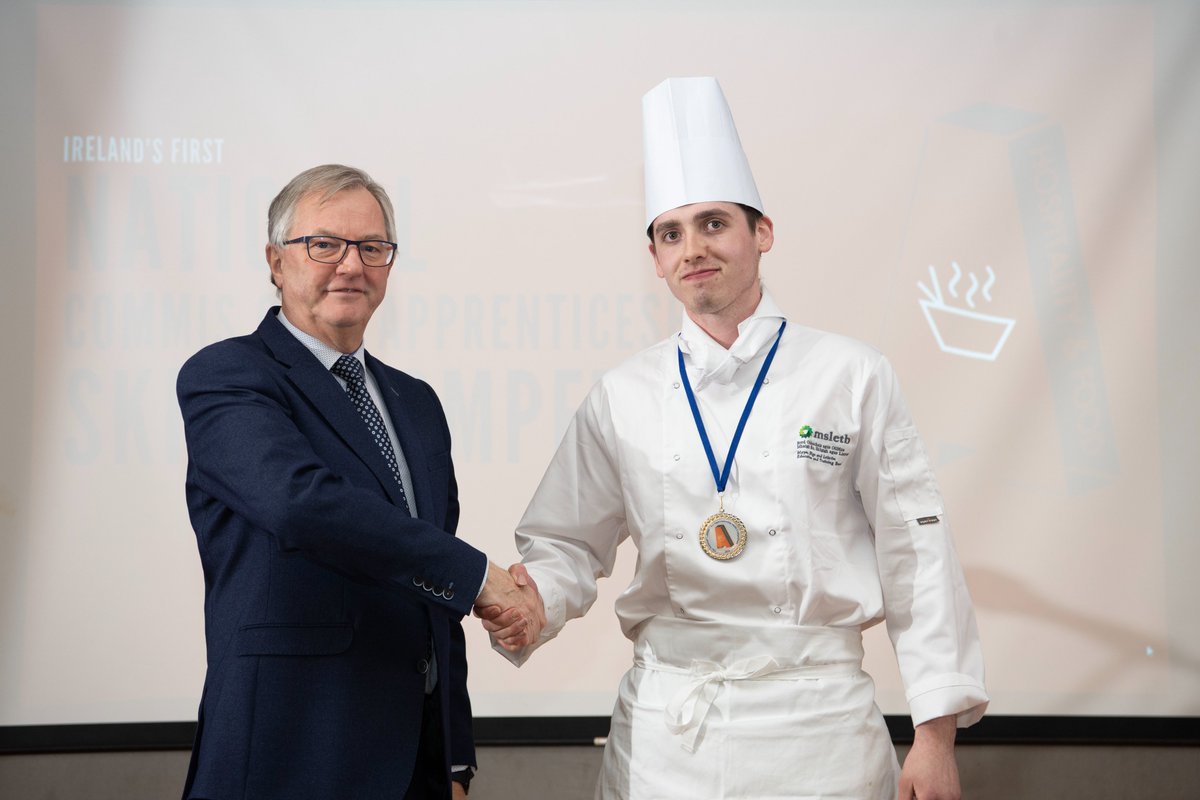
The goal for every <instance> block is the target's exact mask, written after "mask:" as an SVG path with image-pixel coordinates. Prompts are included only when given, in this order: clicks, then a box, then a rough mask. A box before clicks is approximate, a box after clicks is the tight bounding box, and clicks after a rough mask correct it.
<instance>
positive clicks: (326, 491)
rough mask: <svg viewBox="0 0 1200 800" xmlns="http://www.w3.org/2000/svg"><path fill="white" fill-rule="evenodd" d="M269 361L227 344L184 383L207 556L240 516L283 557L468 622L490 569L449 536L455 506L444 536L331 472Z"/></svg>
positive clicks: (198, 363) (204, 355)
mask: <svg viewBox="0 0 1200 800" xmlns="http://www.w3.org/2000/svg"><path fill="white" fill-rule="evenodd" d="M265 359H266V357H265V356H264V355H263V354H261V353H259V352H257V351H255V350H254V349H253V348H251V347H249V346H245V345H236V344H232V343H228V342H226V343H222V344H218V345H214V346H212V347H209V348H206V349H204V350H202V351H200V352H199V353H198V354H196V355H195V356H193V357H192V358H191V359H190V360H189V361H188V362H187V363H186V364H185V365H184V366H183V368H182V370H181V371H180V373H179V379H178V382H177V386H176V390H177V394H178V398H179V405H180V409H181V411H182V414H183V421H184V433H185V438H186V442H187V450H188V460H189V467H188V483H189V498H188V502H189V506H192V508H191V511H192V517H193V521H194V523H195V524H196V528H197V535H198V539H199V542H200V547H201V549H202V550H203V549H204V547H205V546H206V542H207V538H208V536H210V535H217V534H218V533H219V531H220V530H221V522H222V517H223V515H225V514H227V513H229V512H232V513H234V514H236V515H238V516H240V517H241V518H243V519H244V520H246V521H248V522H249V523H250V524H252V525H253V526H255V527H256V528H258V529H260V530H262V531H265V532H266V533H268V534H270V535H271V536H272V537H273V539H274V541H275V542H276V544H277V546H278V547H279V548H280V549H281V550H284V551H300V552H302V553H303V554H304V555H305V556H306V557H308V558H311V559H313V560H315V561H318V562H320V563H322V564H324V565H326V566H328V567H329V568H331V569H334V570H336V571H338V572H340V573H342V574H344V575H346V576H348V577H350V578H352V579H354V580H356V581H360V582H363V583H369V584H375V585H380V586H385V587H388V588H391V589H395V590H399V591H402V592H410V593H412V595H413V596H415V597H419V598H420V599H421V600H422V601H424V602H426V603H431V604H433V605H437V606H440V607H443V608H446V609H447V610H451V611H453V612H455V613H457V614H459V615H463V614H466V613H468V612H469V611H470V609H471V606H472V604H473V602H474V599H475V594H476V591H477V589H478V587H479V585H480V583H481V581H482V579H483V575H484V574H485V570H486V568H487V558H486V557H485V556H484V554H483V553H481V552H479V551H478V550H476V549H475V548H473V547H471V546H470V545H468V544H466V543H465V542H463V541H460V540H459V539H457V538H455V537H454V536H447V535H446V532H447V530H448V531H450V532H453V530H454V528H453V525H454V524H456V522H457V515H458V505H457V497H452V500H451V506H452V507H451V509H450V510H449V512H448V515H447V519H446V528H447V530H442V529H440V528H438V527H436V526H434V525H431V524H429V523H428V522H425V521H422V520H419V519H414V518H412V517H410V516H409V515H408V514H407V513H405V512H404V511H403V510H401V509H399V508H397V507H396V506H394V505H393V504H392V503H390V502H389V501H388V500H387V499H386V498H385V497H383V496H382V495H381V494H380V493H378V492H377V491H374V490H371V489H364V488H361V487H358V486H355V485H354V484H352V483H351V482H350V481H349V480H347V479H346V478H344V477H342V476H341V475H339V474H337V473H335V471H334V470H333V469H331V468H330V466H329V464H327V463H326V461H325V460H323V459H322V458H321V457H320V456H319V455H318V453H317V452H316V450H315V449H314V445H313V443H312V441H310V438H309V436H308V435H306V432H305V431H302V430H301V429H300V428H299V427H298V423H297V422H296V417H297V416H298V414H297V409H294V408H292V405H291V404H292V403H293V402H295V400H294V394H290V393H289V392H288V391H285V389H284V387H283V385H282V384H283V382H284V381H285V380H286V379H285V378H284V377H283V376H282V374H281V373H280V372H279V371H278V370H274V371H273V370H271V369H269V368H267V365H266V364H264V363H263V362H264V361H265ZM438 412H439V413H440V408H439V409H438ZM309 414H310V416H311V414H312V412H311V410H309ZM443 424H444V422H443ZM326 432H327V433H328V435H329V436H333V433H332V430H328V429H327V431H326ZM448 447H449V442H448V441H447V448H448ZM451 480H453V479H452V478H451ZM423 584H424V585H425V586H436V587H438V588H439V589H441V591H440V592H437V593H435V592H432V591H429V590H428V588H424V587H423Z"/></svg>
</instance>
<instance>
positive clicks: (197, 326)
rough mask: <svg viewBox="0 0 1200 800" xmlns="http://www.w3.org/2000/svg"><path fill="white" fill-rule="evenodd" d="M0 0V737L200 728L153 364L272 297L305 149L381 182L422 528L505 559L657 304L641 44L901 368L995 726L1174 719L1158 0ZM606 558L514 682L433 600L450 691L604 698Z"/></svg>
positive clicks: (803, 268)
mask: <svg viewBox="0 0 1200 800" xmlns="http://www.w3.org/2000/svg"><path fill="white" fill-rule="evenodd" d="M0 13H2V16H3V22H4V24H3V28H4V29H5V30H4V33H3V34H0V35H2V36H3V42H2V44H4V45H5V47H4V48H3V49H4V50H5V53H4V56H3V58H4V65H5V69H4V71H3V76H2V77H0V82H2V84H3V86H4V94H5V97H6V100H7V102H6V104H5V105H6V108H7V110H8V114H7V118H6V119H5V120H4V122H3V126H4V127H3V131H4V138H3V140H2V141H0V157H2V158H3V163H4V167H5V174H6V176H7V178H6V180H5V192H4V193H3V194H4V195H5V196H4V198H3V203H4V214H3V215H2V216H3V219H4V221H3V224H4V225H5V236H4V241H5V243H6V245H5V247H6V248H7V252H8V254H9V255H10V256H11V257H10V259H9V260H8V262H7V263H6V265H5V270H6V274H5V280H4V286H5V289H4V292H3V298H2V299H0V303H2V311H3V314H2V316H0V326H3V335H4V342H5V344H6V347H5V348H4V351H5V355H4V365H5V369H4V372H5V377H4V379H3V381H0V386H2V388H0V409H2V410H3V414H2V420H0V426H2V428H0V431H2V433H3V440H4V448H3V454H2V455H0V470H2V471H0V726H16V725H65V724H79V723H118V722H119V723H125V722H154V721H179V720H194V719H195V713H196V707H197V704H198V701H199V696H200V690H201V686H202V683H203V677H204V662H205V655H204V639H203V631H204V628H203V615H202V601H203V578H202V575H201V570H200V563H199V558H198V555H197V552H196V543H195V537H194V535H193V533H192V531H191V528H190V525H189V522H188V518H187V515H186V512H185V507H184V497H183V479H184V466H185V453H184V448H183V435H182V425H181V421H180V417H179V412H178V408H177V405H176V402H175V397H174V380H175V375H176V372H177V371H178V369H179V367H180V365H181V364H182V363H183V361H184V360H185V359H186V358H187V357H188V356H189V355H190V354H191V353H193V352H195V351H196V350H197V349H199V348H200V347H202V346H204V345H205V344H208V343H210V342H213V341H216V340H218V339H221V338H225V337H228V336H234V335H241V334H244V333H247V332H249V331H251V330H252V329H253V328H254V326H255V325H257V323H258V321H259V320H260V319H261V317H262V315H263V313H264V311H265V310H266V308H267V307H268V306H270V305H273V304H274V303H275V302H276V298H275V293H274V290H273V288H272V287H271V286H270V284H269V283H268V273H267V268H266V264H265V261H264V258H263V246H264V244H265V241H266V208H267V204H268V203H269V201H270V199H271V197H272V196H273V195H274V194H275V193H276V192H277V191H278V190H279V189H280V188H281V187H282V186H283V184H284V183H285V182H286V181H287V180H288V179H289V178H290V177H292V176H293V175H294V174H296V173H297V172H299V171H301V170H303V169H305V168H307V167H309V166H313V165H315V164H319V163H327V162H341V163H348V164H353V165H356V166H360V167H362V168H364V169H366V170H367V171H368V172H370V173H371V174H372V175H373V176H374V177H376V178H377V179H378V180H379V181H380V182H381V183H383V184H384V185H385V186H386V187H387V189H388V191H389V192H390V194H391V196H392V199H393V201H394V203H395V205H396V210H397V217H398V226H399V239H400V242H401V244H400V248H401V253H400V256H399V258H398V261H397V264H396V266H395V267H394V268H393V275H392V276H391V281H390V291H389V296H388V298H387V299H386V301H385V302H384V304H383V306H381V308H380V310H379V311H378V313H377V314H376V316H375V318H374V320H373V321H372V323H371V326H370V328H369V330H368V332H367V340H366V346H367V349H368V350H370V351H371V352H372V353H374V354H376V355H377V356H379V357H381V358H382V359H383V360H385V361H387V362H389V363H391V364H393V365H396V366H398V367H400V368H402V369H404V370H406V371H408V372H410V373H412V374H415V375H417V376H420V377H422V378H424V379H425V380H427V381H428V382H430V383H431V384H432V385H433V386H434V388H435V389H436V390H437V392H438V393H439V395H440V396H441V399H442V401H443V403H444V404H445V407H446V410H447V413H448V416H449V419H450V425H451V430H452V433H453V435H454V451H453V456H454V461H455V465H456V468H457V473H458V480H459V485H460V491H461V498H462V503H463V513H462V522H461V526H460V530H459V535H460V536H462V537H463V538H465V539H466V540H467V541H469V542H471V543H472V544H474V545H475V546H477V547H479V548H480V549H482V550H484V551H485V552H487V553H488V554H489V556H490V557H491V558H492V559H493V560H494V561H497V562H498V563H501V564H503V565H507V564H509V563H511V562H512V561H513V560H515V558H516V551H515V548H514V545H513V540H512V529H513V527H514V525H515V524H516V522H517V520H518V519H519V517H520V515H521V513H522V511H523V510H524V507H525V504H526V503H527V501H528V499H529V497H530V495H531V493H532V491H533V489H534V487H535V486H536V485H537V483H538V481H539V479H540V478H541V476H542V473H543V471H544V469H545V467H546V464H547V463H548V461H549V458H550V455H551V453H552V452H553V450H554V448H555V446H556V444H557V442H558V439H559V437H560V436H561V434H562V432H563V430H564V429H565V427H566V424H567V421H568V420H569V418H570V416H571V415H572V414H573V412H574V410H575V407H576V405H577V404H578V403H579V401H580V400H581V399H582V397H583V396H584V394H585V393H586V391H587V390H588V388H589V387H590V386H591V384H592V383H593V382H594V381H595V380H596V378H597V377H598V376H599V375H600V374H602V373H603V372H604V370H606V369H607V368H610V367H612V366H614V365H616V364H617V363H619V362H620V361H621V360H623V359H625V358H627V357H629V356H630V355H632V354H634V353H635V352H637V351H638V350H640V349H642V348H644V347H647V346H649V345H650V344H652V343H654V342H657V341H659V340H661V339H662V338H664V337H666V336H669V335H671V334H672V333H673V332H675V331H677V330H678V328H679V321H680V314H681V310H680V308H679V306H678V305H677V304H676V303H675V301H674V300H673V299H672V298H671V296H670V294H669V292H668V291H667V289H666V287H665V286H664V285H662V282H661V281H660V280H659V279H657V278H656V277H655V274H654V270H653V266H652V263H651V261H650V258H649V255H648V253H647V251H646V244H647V242H646V239H645V235H644V232H643V230H642V217H641V214H642V206H641V149H640V148H641V140H640V98H641V96H642V94H643V93H644V92H645V91H647V90H648V89H649V88H651V87H652V86H654V85H655V84H657V83H658V82H659V81H660V80H662V79H663V78H665V77H668V76H678V75H715V76H717V77H718V78H719V80H720V81H721V83H722V85H723V87H724V90H725V93H726V96H727V97H728V99H729V102H730V104H731V106H732V108H733V112H734V114H735V117H736V119H737V123H738V127H739V130H740V133H741V138H742V142H743V145H744V146H745V149H746V151H747V154H748V157H749V160H750V163H751V165H752V167H753V169H754V172H755V175H756V177H757V180H758V185H759V189H760V191H761V194H762V197H763V200H764V203H765V204H766V207H767V213H768V214H769V215H770V216H771V217H772V219H773V220H774V223H775V233H776V244H775V247H774V249H773V250H772V252H771V253H769V254H768V255H767V256H766V257H765V258H764V261H763V274H764V278H765V281H766V285H767V286H768V287H769V288H770V290H771V292H772V293H773V295H774V296H775V298H776V299H777V301H778V302H779V304H780V305H781V306H782V307H783V308H784V309H785V311H786V312H787V313H788V314H789V316H790V317H791V319H793V320H795V321H796V322H798V323H799V324H803V325H808V326H811V327H816V328H821V329H825V330H831V331H836V332H838V333H842V334H847V335H850V336H853V337H856V338H858V339H861V340H863V341H866V342H868V343H870V344H872V345H874V346H876V347H879V348H880V349H882V350H883V351H884V352H886V353H887V354H888V356H889V358H890V359H891V360H892V362H893V363H894V364H895V366H896V368H897V371H898V373H899V375H900V379H901V382H902V384H903V386H904V389H905V392H906V395H907V398H908V401H909V404H910V406H911V408H912V410H913V414H914V416H915V419H916V422H917V425H918V426H919V428H920V430H921V432H922V434H923V436H924V438H925V441H926V443H927V445H928V447H929V449H930V451H931V453H932V455H933V457H934V459H935V461H936V469H937V472H938V476H939V478H940V481H941V485H942V489H943V492H944V494H945V496H946V504H947V508H948V516H949V519H950V520H951V521H952V524H953V527H954V530H955V535H956V544H957V548H958V552H959V555H960V557H961V560H962V562H963V565H964V568H965V571H966V575H967V579H968V583H969V587H970V591H971V594H972V596H973V598H974V602H975V604H976V609H977V613H978V617H979V623H980V628H981V631H982V636H983V643H984V648H985V653H986V656H987V663H988V686H989V689H990V691H991V694H992V697H993V702H992V706H991V711H992V713H993V714H1000V715H1068V716H1093V715H1108V716H1162V717H1197V716H1200V626H1197V625H1196V623H1195V611H1194V610H1195V609H1196V608H1198V607H1200V588H1198V586H1200V582H1198V581H1196V580H1195V578H1194V572H1195V569H1196V565H1197V564H1198V563H1200V547H1198V544H1197V542H1198V540H1200V537H1198V536H1197V532H1198V531H1197V523H1196V520H1197V518H1200V492H1197V491H1196V488H1195V487H1196V482H1197V476H1198V475H1200V470H1198V467H1200V464H1198V463H1197V462H1198V460H1200V459H1198V448H1197V445H1196V442H1197V441H1198V438H1197V434H1198V433H1200V431H1198V430H1197V428H1198V424H1197V420H1196V411H1195V409H1196V408H1197V407H1198V403H1197V401H1198V400H1200V386H1198V370H1197V363H1200V361H1198V359H1200V347H1198V344H1200V334H1198V330H1200V326H1197V324H1196V321H1195V316H1194V313H1195V312H1194V307H1195V306H1196V301H1197V299H1200V292H1198V291H1197V288H1198V283H1200V280H1198V277H1197V270H1196V268H1195V253H1196V252H1198V248H1197V244H1198V242H1197V233H1196V226H1195V223H1194V217H1195V215H1196V211H1197V208H1200V204H1198V202H1197V200H1198V197H1197V194H1198V188H1197V187H1198V185H1200V180H1198V179H1200V150H1198V149H1197V148H1196V146H1195V143H1196V142H1197V141H1200V91H1198V90H1200V56H1198V55H1197V53H1198V52H1200V49H1198V48H1197V47H1196V46H1195V45H1196V41H1197V36H1196V35H1197V33H1198V32H1200V13H1198V12H1197V8H1196V6H1194V5H1191V4H1170V3H1119V2H1111V3H1084V4H1080V3H1061V4H1060V3H1036V2H1024V3H1005V4H1002V3H969V4H950V3H940V2H919V1H917V0H909V1H906V2H897V3H883V2H879V3H834V2H827V3H804V4H798V3H787V2H742V3H736V4H726V3H715V2H704V1H703V0H701V1H699V2H696V1H693V2H684V3H675V2H607V3H589V2H559V3H548V2H478V1H477V2H472V1H470V0H463V1H462V2H382V0H381V1H379V2H346V3H339V4H336V6H335V5H334V4H328V3H317V2H286V3H285V2H261V1H260V2H239V3H233V2H228V3H225V2H200V1H199V0H196V1H195V2H184V0H179V1H178V2H165V3H149V2H127V3H107V4H106V3H68V2H42V3H32V2H24V3H14V4H9V5H6V7H5V10H4V11H3V12H0ZM318 109H324V110H325V111H318ZM329 109H333V111H332V113H329V112H328V110H329ZM635 555H636V554H635V553H634V552H632V550H631V548H630V547H629V546H626V547H623V548H622V552H621V556H620V559H619V564H618V568H617V571H616V574H614V575H613V576H612V577H611V578H610V579H608V580H606V581H604V582H602V593H601V597H600V599H599V601H598V602H597V604H596V606H595V607H594V608H593V610H592V611H591V613H590V614H589V615H588V616H587V617H586V618H584V619H582V620H577V621H574V622H571V623H570V624H568V625H567V628H566V629H565V631H564V632H563V633H562V634H561V636H560V637H559V638H558V639H557V640H556V641H555V642H553V643H551V644H550V645H548V646H547V647H545V648H543V649H542V650H541V651H539V652H538V653H537V654H536V655H535V656H534V658H533V659H532V660H531V661H530V663H528V664H527V665H526V666H525V667H523V668H522V669H520V670H517V669H516V668H514V667H512V666H511V665H509V664H508V663H507V662H506V661H504V660H503V659H502V658H500V657H499V656H498V655H496V654H495V653H493V652H491V651H490V649H489V647H488V644H487V640H486V637H485V635H484V633H483V631H482V630H481V629H480V628H479V626H478V624H477V623H476V622H475V621H473V620H466V621H465V625H466V629H467V638H468V648H469V658H470V664H471V678H470V686H471V692H472V696H473V700H474V706H475V711H476V714H477V715H479V716H481V717H555V716H606V715H608V714H609V712H610V710H611V705H612V700H613V697H614V694H615V688H616V685H617V680H618V677H619V676H620V674H621V673H622V672H623V671H624V670H625V669H626V667H627V665H628V664H629V662H630V657H631V648H630V645H629V643H628V642H627V641H626V640H625V639H623V638H622V637H621V635H620V632H619V629H618V626H617V622H616V619H615V617H614V616H613V614H612V609H611V606H612V602H613V600H614V598H615V597H616V596H617V595H618V594H619V593H620V592H621V591H622V590H623V589H624V587H625V586H626V585H627V584H628V581H629V579H630V576H631V574H632V569H633V563H634V559H635ZM868 651H869V654H868V669H869V671H871V672H872V674H873V675H874V676H875V678H876V681H877V683H878V687H879V698H880V706H881V707H882V708H883V710H884V711H885V712H886V713H889V714H903V713H905V712H906V706H905V704H904V695H903V689H902V687H901V685H900V682H899V678H898V675H897V672H896V668H895V665H894V659H893V657H892V655H891V653H890V646H889V645H888V643H887V640H886V637H885V635H884V633H883V631H882V630H880V629H878V628H876V629H872V630H871V631H869V632H868Z"/></svg>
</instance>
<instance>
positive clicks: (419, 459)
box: [364, 353, 434, 522]
mask: <svg viewBox="0 0 1200 800" xmlns="http://www.w3.org/2000/svg"><path fill="white" fill-rule="evenodd" d="M364 355H365V356H366V362H367V368H368V369H369V370H371V374H372V375H374V376H375V383H376V385H378V386H379V393H380V394H382V395H383V402H384V404H385V405H386V406H387V408H386V409H381V411H383V412H384V413H386V414H390V415H391V418H392V427H394V428H395V429H396V438H397V439H398V440H399V441H400V449H401V450H402V451H403V452H404V461H405V463H407V464H408V473H409V476H410V477H411V478H412V488H413V495H414V499H415V501H416V505H417V516H418V518H420V519H423V520H425V521H426V522H433V521H434V520H433V509H432V508H430V503H429V471H428V470H427V469H426V468H425V465H426V464H428V463H429V460H428V458H427V457H426V456H427V454H426V453H425V448H424V447H422V446H421V437H420V435H419V433H418V430H417V424H418V421H417V420H415V419H413V416H412V413H411V411H410V406H409V404H408V403H405V402H404V399H403V398H402V397H401V396H400V392H399V391H398V390H397V389H396V387H395V385H393V383H392V382H391V381H390V380H388V375H387V371H386V370H385V369H384V367H383V363H382V362H381V361H380V360H379V359H377V358H375V357H374V356H372V355H371V354H370V353H365V354H364ZM422 501H424V502H422Z"/></svg>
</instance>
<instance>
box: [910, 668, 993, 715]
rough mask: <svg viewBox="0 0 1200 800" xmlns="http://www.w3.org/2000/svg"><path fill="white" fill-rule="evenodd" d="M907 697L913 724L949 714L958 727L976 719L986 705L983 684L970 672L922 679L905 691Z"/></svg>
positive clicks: (985, 708) (985, 709) (985, 691)
mask: <svg viewBox="0 0 1200 800" xmlns="http://www.w3.org/2000/svg"><path fill="white" fill-rule="evenodd" d="M907 698H908V708H909V712H910V713H911V714H912V721H913V726H914V727H916V726H917V725H920V724H922V723H924V722H928V721H929V720H931V719H937V718H938V717H946V716H949V715H951V714H953V715H954V716H955V718H956V720H957V724H958V727H960V728H967V727H970V726H971V725H974V724H975V723H976V722H978V721H979V720H980V719H981V718H982V717H983V713H984V712H985V711H987V707H988V695H987V690H985V689H984V688H983V684H982V683H980V682H979V681H978V680H976V679H975V678H973V677H971V676H970V675H960V674H956V673H950V674H946V675H938V676H936V677H934V678H931V679H930V680H927V681H923V682H922V683H920V684H919V685H917V686H914V687H913V688H912V689H910V690H909V691H908V694H907Z"/></svg>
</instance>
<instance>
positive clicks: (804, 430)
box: [800, 425, 812, 439]
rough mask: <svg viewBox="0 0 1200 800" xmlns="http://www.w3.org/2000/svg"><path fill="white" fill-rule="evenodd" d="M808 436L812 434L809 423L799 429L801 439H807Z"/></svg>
mask: <svg viewBox="0 0 1200 800" xmlns="http://www.w3.org/2000/svg"><path fill="white" fill-rule="evenodd" d="M810 436H812V426H811V425H805V426H804V427H803V428H801V429H800V438H801V439H807V438H808V437H810Z"/></svg>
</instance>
